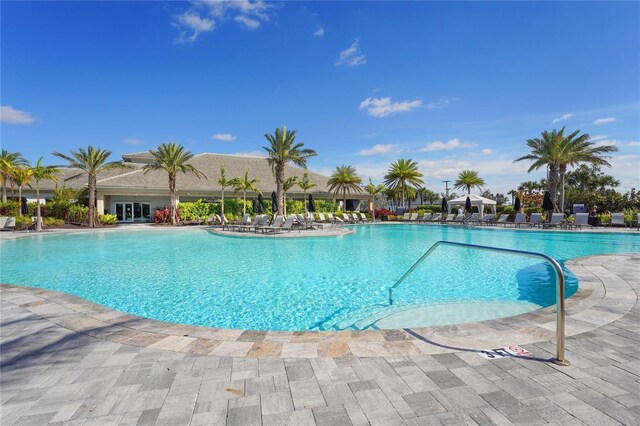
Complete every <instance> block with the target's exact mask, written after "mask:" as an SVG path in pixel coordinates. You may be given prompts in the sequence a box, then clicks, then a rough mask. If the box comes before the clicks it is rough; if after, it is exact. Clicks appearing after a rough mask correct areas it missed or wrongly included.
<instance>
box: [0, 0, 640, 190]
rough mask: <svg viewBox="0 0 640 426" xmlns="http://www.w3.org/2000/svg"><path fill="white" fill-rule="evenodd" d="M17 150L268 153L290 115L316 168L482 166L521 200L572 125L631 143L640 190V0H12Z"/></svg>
mask: <svg viewBox="0 0 640 426" xmlns="http://www.w3.org/2000/svg"><path fill="white" fill-rule="evenodd" d="M0 7H1V14H0V19H1V22H0V23H1V37H2V43H1V48H0V59H1V62H0V67H1V68H0V71H1V75H0V89H1V90H0V105H1V108H2V109H1V114H0V117H1V128H0V143H1V145H2V148H3V149H8V150H10V151H19V152H21V153H22V154H23V155H24V156H25V157H26V158H28V159H29V160H30V161H32V162H35V161H37V159H38V158H40V157H41V156H44V162H45V163H48V164H60V160H59V159H58V158H56V157H53V156H52V155H51V152H53V151H61V152H68V151H69V150H70V149H77V148H78V147H86V146H87V145H89V144H92V145H94V146H98V147H101V148H104V149H109V150H111V151H112V152H113V159H117V158H119V157H120V156H121V155H122V154H123V153H128V152H137V151H147V150H149V149H153V148H155V147H157V146H158V145H159V144H161V143H165V142H171V141H175V142H178V143H180V144H182V145H184V146H185V147H187V149H189V150H191V151H192V152H193V153H201V152H216V153H227V154H243V155H264V150H263V149H262V147H263V146H265V145H266V144H267V141H266V139H265V138H264V134H265V133H267V132H269V133H273V131H274V130H275V128H276V127H280V126H283V125H286V126H287V128H289V129H295V130H297V138H296V140H298V141H301V142H304V145H305V147H308V148H312V149H315V150H316V151H317V153H318V156H317V157H314V158H312V159H311V160H310V161H309V168H310V169H311V170H314V171H318V172H320V173H324V174H330V173H331V172H332V171H333V170H334V169H335V167H336V166H338V165H342V164H346V165H352V166H354V167H355V168H356V170H357V171H358V173H359V175H360V176H361V177H362V178H363V180H364V181H365V182H368V179H369V178H372V179H373V181H374V182H376V183H378V182H381V181H382V177H383V176H384V174H385V173H386V171H387V169H388V167H389V165H390V163H391V162H393V161H395V160H396V159H398V158H411V159H413V160H414V161H417V162H418V163H419V167H420V170H421V171H422V172H423V173H424V181H425V184H426V187H427V188H429V189H431V190H433V191H436V192H443V191H444V184H443V183H442V181H443V180H455V178H456V176H457V174H458V173H459V172H460V171H462V170H466V169H471V170H477V171H478V172H479V174H480V176H481V177H482V178H484V179H485V181H486V183H487V186H486V188H487V189H490V190H491V191H493V192H502V193H505V192H507V191H509V190H510V189H514V188H515V187H517V185H518V184H519V183H520V182H522V181H525V180H538V179H540V178H542V177H544V176H545V174H546V171H545V170H540V171H538V172H532V173H527V169H528V167H529V164H528V163H527V162H519V163H515V164H514V163H513V160H514V159H516V158H518V157H520V156H522V155H525V154H526V153H528V149H527V146H526V141H527V139H531V138H536V137H539V136H540V133H541V132H542V131H545V130H552V129H560V128H561V127H565V126H566V128H567V131H573V130H580V131H581V132H583V133H588V134H589V135H591V137H592V140H593V141H594V142H595V143H597V144H610V145H616V146H617V147H618V148H619V150H618V152H616V153H615V154H614V155H613V158H612V159H611V160H610V162H611V164H612V166H613V167H612V168H611V169H607V170H605V171H606V172H607V173H609V174H612V175H614V176H615V177H616V178H617V179H619V180H620V181H621V186H620V188H619V189H620V190H622V191H627V190H628V189H629V188H631V187H635V188H640V3H638V2H620V3H617V2H580V3H578V2H559V3H556V2H536V3H533V2H447V3H444V2H263V1H237V2H228V1H222V2H220V1H210V2H107V1H105V2H55V1H48V2H7V1H2V3H1V4H0Z"/></svg>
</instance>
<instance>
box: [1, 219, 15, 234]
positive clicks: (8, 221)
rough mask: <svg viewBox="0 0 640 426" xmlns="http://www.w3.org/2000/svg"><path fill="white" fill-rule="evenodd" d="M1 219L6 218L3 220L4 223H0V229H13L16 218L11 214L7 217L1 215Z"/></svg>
mask: <svg viewBox="0 0 640 426" xmlns="http://www.w3.org/2000/svg"><path fill="white" fill-rule="evenodd" d="M3 219H6V220H5V221H4V224H2V223H0V225H2V227H0V231H15V229H16V218H15V217H13V216H9V217H3Z"/></svg>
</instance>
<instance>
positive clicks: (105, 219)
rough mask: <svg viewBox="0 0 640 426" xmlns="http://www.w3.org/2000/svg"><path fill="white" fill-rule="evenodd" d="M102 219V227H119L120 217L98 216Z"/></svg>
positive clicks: (110, 215) (111, 215)
mask: <svg viewBox="0 0 640 426" xmlns="http://www.w3.org/2000/svg"><path fill="white" fill-rule="evenodd" d="M98 218H99V219H100V224H102V225H117V224H118V216H116V215H115V214H103V215H100V216H98Z"/></svg>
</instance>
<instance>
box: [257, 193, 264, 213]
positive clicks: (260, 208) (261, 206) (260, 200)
mask: <svg viewBox="0 0 640 426" xmlns="http://www.w3.org/2000/svg"><path fill="white" fill-rule="evenodd" d="M258 213H264V199H263V198H262V194H258Z"/></svg>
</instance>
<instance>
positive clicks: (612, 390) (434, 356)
mask: <svg viewBox="0 0 640 426" xmlns="http://www.w3.org/2000/svg"><path fill="white" fill-rule="evenodd" d="M567 266H568V267H569V268H570V269H571V270H572V271H573V272H574V273H575V274H576V275H577V276H578V278H579V279H580V284H581V290H580V291H579V292H578V293H576V295H574V296H573V297H572V298H570V299H569V300H568V303H567V307H568V318H567V335H568V336H570V337H568V339H567V358H568V359H569V360H570V361H571V366H569V367H559V366H555V365H554V364H552V363H549V362H547V360H548V359H549V358H551V357H552V356H553V352H554V344H553V340H552V334H553V329H554V327H555V323H554V313H553V309H552V308H547V309H544V310H541V311H539V312H537V313H536V314H524V315H520V316H517V317H511V318H505V319H502V320H494V321H485V322H482V323H477V324H466V325H460V326H450V327H434V328H425V329H413V330H411V331H410V332H409V333H407V331H405V330H388V331H363V332H335V333H319V332H308V333H307V332H301V333H272V332H259V331H242V330H224V329H208V328H204V327H188V326H182V325H175V324H167V323H161V322H158V321H151V320H145V319H140V318H137V317H133V316H130V315H126V314H122V313H121V312H117V311H113V310H110V309H107V308H104V307H101V306H99V305H95V304H93V303H90V302H87V301H84V300H82V299H79V298H77V297H74V296H69V295H64V294H61V293H56V292H51V291H47V290H41V289H34V288H25V287H17V286H10V285H2V286H0V313H1V328H0V336H1V339H2V352H1V355H2V361H1V368H0V373H1V375H0V385H1V386H0V390H1V394H0V402H1V407H2V414H1V415H2V424H3V425H5V424H6V425H10V424H24V425H32V424H70V425H75V424H99V425H106V424H159V425H165V424H166V425H179V424H184V425H188V424H191V425H199V424H229V425H250V424H258V425H259V424H263V425H275V424H290V425H314V424H330V425H343V424H345V425H349V424H354V425H360V424H362V425H364V424H372V425H375V424H563V425H568V424H593V425H596V424H597V425H608V424H625V425H634V424H640V421H639V419H640V396H639V395H640V392H639V391H640V353H639V349H638V348H639V347H640V305H639V304H638V303H637V297H638V296H637V295H638V292H639V291H640V282H639V281H640V280H639V278H638V277H639V276H640V273H639V272H640V254H629V255H626V254H616V255H608V256H595V257H590V258H584V259H576V260H573V261H571V262H568V263H567ZM415 336H420V337H421V338H420V339H415V338H414V337H415ZM423 338H424V340H423ZM503 344H519V345H522V346H524V347H525V348H526V349H528V350H529V351H531V352H532V353H533V357H530V358H503V359H498V360H488V359H485V358H482V357H481V356H478V354H477V353H474V352H476V351H477V350H478V349H483V348H495V347H499V346H502V345H503ZM207 345H211V346H208V347H207ZM444 346H448V347H449V348H445V347H444ZM332 350H333V351H335V354H332Z"/></svg>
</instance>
